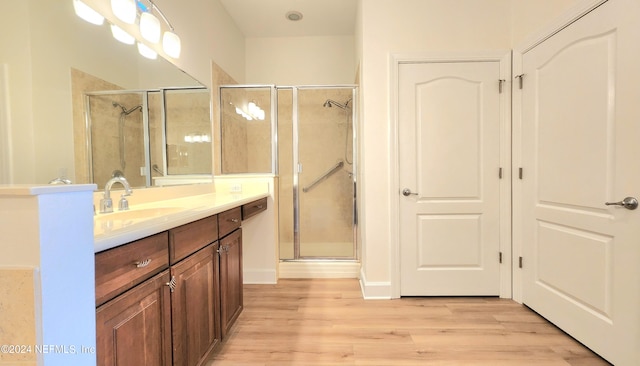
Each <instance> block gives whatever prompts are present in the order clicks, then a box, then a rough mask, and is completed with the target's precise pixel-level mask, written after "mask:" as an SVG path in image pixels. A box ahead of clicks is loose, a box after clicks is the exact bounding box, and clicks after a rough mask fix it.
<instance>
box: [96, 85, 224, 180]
mask: <svg viewBox="0 0 640 366" xmlns="http://www.w3.org/2000/svg"><path fill="white" fill-rule="evenodd" d="M84 108H85V117H86V129H87V134H86V136H87V141H86V143H87V146H86V149H87V152H88V156H87V158H88V161H89V164H88V166H89V178H90V180H91V182H94V183H96V184H97V185H98V187H102V185H103V184H105V183H106V182H107V181H108V180H109V179H110V178H111V177H113V176H116V175H123V176H125V177H126V178H127V180H128V181H129V183H130V184H131V186H132V187H151V186H164V185H174V184H187V183H200V182H210V181H211V172H212V167H213V165H212V159H211V151H212V145H211V143H212V131H211V116H210V93H209V91H208V90H207V89H205V88H178V89H154V90H140V91H138V90H136V91H100V92H93V93H86V94H85V106H84Z"/></svg>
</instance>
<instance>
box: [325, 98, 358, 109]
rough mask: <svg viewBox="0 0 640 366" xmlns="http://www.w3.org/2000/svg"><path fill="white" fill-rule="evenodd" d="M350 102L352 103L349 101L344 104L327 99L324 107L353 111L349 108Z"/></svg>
mask: <svg viewBox="0 0 640 366" xmlns="http://www.w3.org/2000/svg"><path fill="white" fill-rule="evenodd" d="M350 102H351V99H349V100H347V101H346V102H345V103H344V104H341V103H338V102H336V101H335V100H333V99H327V100H326V101H325V102H324V104H323V105H322V106H323V107H329V108H331V107H333V106H336V107H338V108H341V109H344V110H347V109H351V107H349V103H350Z"/></svg>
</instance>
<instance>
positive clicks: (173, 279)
mask: <svg viewBox="0 0 640 366" xmlns="http://www.w3.org/2000/svg"><path fill="white" fill-rule="evenodd" d="M165 285H167V286H169V290H170V291H171V292H173V291H174V290H175V289H176V286H178V284H177V283H176V276H171V281H169V282H167V283H165Z"/></svg>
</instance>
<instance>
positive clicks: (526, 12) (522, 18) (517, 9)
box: [511, 0, 580, 46]
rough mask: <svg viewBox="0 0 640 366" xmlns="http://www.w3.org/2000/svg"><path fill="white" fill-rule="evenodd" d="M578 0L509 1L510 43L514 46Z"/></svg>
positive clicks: (578, 0)
mask: <svg viewBox="0 0 640 366" xmlns="http://www.w3.org/2000/svg"><path fill="white" fill-rule="evenodd" d="M579 2H580V0H534V1H531V0H529V1H522V0H512V2H511V45H512V46H516V45H517V44H518V43H520V42H522V41H523V40H524V39H526V38H527V37H528V36H531V34H535V33H537V32H538V30H539V29H541V28H542V27H544V26H545V25H546V24H548V23H549V22H551V21H552V20H553V19H554V18H555V17H557V16H559V15H561V14H562V13H563V12H566V11H567V10H569V9H570V8H571V7H573V6H575V5H576V4H577V3H579Z"/></svg>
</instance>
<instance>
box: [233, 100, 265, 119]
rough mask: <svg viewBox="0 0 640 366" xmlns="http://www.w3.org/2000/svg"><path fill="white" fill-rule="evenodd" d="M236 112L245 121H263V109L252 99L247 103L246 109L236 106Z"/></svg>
mask: <svg viewBox="0 0 640 366" xmlns="http://www.w3.org/2000/svg"><path fill="white" fill-rule="evenodd" d="M236 113H237V114H239V115H241V116H242V117H243V118H244V119H246V120H247V121H264V118H265V117H266V113H265V111H264V110H263V109H262V108H260V107H259V106H258V105H257V104H256V103H255V102H254V101H251V102H249V104H247V109H246V110H245V109H243V108H240V107H236Z"/></svg>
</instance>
